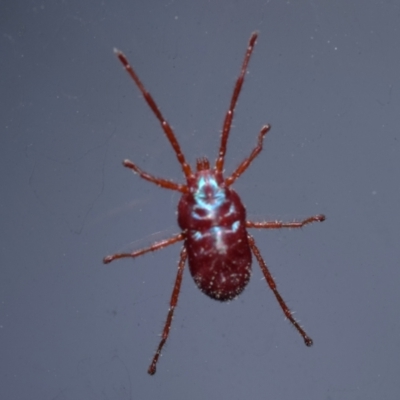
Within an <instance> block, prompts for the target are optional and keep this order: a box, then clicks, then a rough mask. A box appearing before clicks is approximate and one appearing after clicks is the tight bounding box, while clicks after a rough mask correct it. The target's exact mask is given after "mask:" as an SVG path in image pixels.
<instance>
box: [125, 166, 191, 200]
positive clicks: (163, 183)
mask: <svg viewBox="0 0 400 400" xmlns="http://www.w3.org/2000/svg"><path fill="white" fill-rule="evenodd" d="M122 164H123V165H124V167H126V168H129V169H131V170H133V172H135V173H136V174H138V175H139V176H140V177H141V178H142V179H145V180H146V181H149V182H152V183H155V184H156V185H158V186H160V187H162V188H164V189H171V190H177V191H178V192H182V193H188V192H189V189H188V187H187V186H186V185H181V184H179V183H175V182H172V181H169V180H167V179H163V178H157V177H155V176H153V175H150V174H148V173H147V172H144V171H143V170H141V169H140V168H139V167H138V166H137V165H136V164H134V163H133V162H132V161H130V160H124V162H123V163H122Z"/></svg>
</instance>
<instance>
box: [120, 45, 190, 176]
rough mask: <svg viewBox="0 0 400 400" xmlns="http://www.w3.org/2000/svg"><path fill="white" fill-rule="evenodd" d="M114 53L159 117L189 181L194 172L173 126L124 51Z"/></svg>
mask: <svg viewBox="0 0 400 400" xmlns="http://www.w3.org/2000/svg"><path fill="white" fill-rule="evenodd" d="M114 52H115V54H116V55H117V57H118V59H119V61H121V63H122V65H123V66H124V68H125V70H126V71H127V72H128V74H129V75H130V76H131V78H132V79H133V80H134V81H135V83H136V86H137V87H138V88H139V90H140V92H141V93H142V96H143V97H144V99H145V100H146V103H147V104H148V105H149V107H150V108H151V111H153V113H154V115H155V116H156V117H157V119H158V121H159V122H160V125H161V128H162V129H163V131H164V133H165V135H166V136H167V138H168V141H169V142H170V143H171V146H172V148H173V149H174V152H175V155H176V158H177V159H178V161H179V164H181V167H182V171H183V173H184V174H185V176H186V179H189V178H190V177H191V176H192V171H191V169H190V165H189V164H188V163H187V162H186V160H185V156H184V155H183V153H182V150H181V148H180V146H179V143H178V140H177V139H176V136H175V134H174V132H173V130H172V128H171V126H170V125H169V123H168V122H167V121H166V119H165V118H164V116H163V115H162V114H161V111H160V109H159V108H158V106H157V104H156V102H155V101H154V100H153V97H152V96H151V94H150V93H149V92H148V91H147V90H146V88H145V87H144V85H143V83H142V82H141V80H140V79H139V77H138V76H137V74H136V72H135V71H134V70H133V68H132V66H131V65H130V64H129V61H128V59H127V58H126V57H125V54H124V53H122V51H120V50H118V49H114Z"/></svg>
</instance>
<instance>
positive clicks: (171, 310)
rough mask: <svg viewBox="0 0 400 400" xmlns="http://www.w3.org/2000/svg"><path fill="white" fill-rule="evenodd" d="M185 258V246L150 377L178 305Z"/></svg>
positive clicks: (149, 370) (151, 365) (149, 371)
mask: <svg viewBox="0 0 400 400" xmlns="http://www.w3.org/2000/svg"><path fill="white" fill-rule="evenodd" d="M186 258H187V251H186V248H185V246H183V247H182V251H181V256H180V259H179V264H178V273H177V275H176V279H175V285H174V290H173V291H172V296H171V300H170V302H169V311H168V315H167V320H166V321H165V325H164V329H163V332H162V335H161V341H160V344H159V345H158V347H157V350H156V353H155V354H154V357H153V361H152V362H151V364H150V367H149V369H148V370H147V372H148V373H149V374H150V375H154V374H155V373H156V368H157V362H158V359H159V357H160V354H161V350H162V348H163V346H164V344H165V342H166V341H167V339H168V335H169V331H170V329H171V322H172V318H173V316H174V311H175V307H176V305H177V304H178V298H179V292H180V290H181V283H182V276H183V269H184V267H185V262H186Z"/></svg>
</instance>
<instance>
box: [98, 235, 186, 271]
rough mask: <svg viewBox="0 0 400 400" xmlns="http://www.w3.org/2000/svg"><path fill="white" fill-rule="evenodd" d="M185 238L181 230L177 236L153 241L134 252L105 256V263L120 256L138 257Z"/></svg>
mask: <svg viewBox="0 0 400 400" xmlns="http://www.w3.org/2000/svg"><path fill="white" fill-rule="evenodd" d="M184 239H185V235H184V234H183V233H182V232H181V233H178V234H177V235H175V236H172V237H170V238H169V239H166V240H162V241H160V242H156V243H153V244H152V245H151V246H150V247H146V248H145V249H140V250H136V251H134V252H132V253H118V254H112V255H110V256H107V257H104V259H103V263H104V264H109V263H110V262H111V261H114V260H118V259H119V258H128V257H130V258H136V257H139V256H142V255H143V254H146V253H149V252H150V251H156V250H160V249H163V248H164V247H167V246H169V245H171V244H174V243H176V242H180V241H181V240H184Z"/></svg>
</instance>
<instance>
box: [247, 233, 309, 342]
mask: <svg viewBox="0 0 400 400" xmlns="http://www.w3.org/2000/svg"><path fill="white" fill-rule="evenodd" d="M247 237H248V240H249V245H250V248H251V250H252V251H253V253H254V255H255V256H256V259H257V261H258V263H259V264H260V267H261V271H262V273H263V274H264V277H265V279H266V281H267V283H268V285H269V287H270V288H271V290H272V291H273V292H274V295H275V297H276V299H277V300H278V303H279V305H280V306H281V308H282V311H283V313H284V314H285V316H286V318H287V319H288V320H289V321H290V322H291V323H292V324H293V326H294V327H295V328H296V329H297V331H298V332H299V333H300V335H301V336H302V337H303V339H304V343H305V344H306V346H311V345H312V344H313V341H312V339H311V338H310V337H309V336H308V335H307V333H306V332H305V331H304V330H303V329H302V327H301V326H300V324H299V323H298V322H297V321H296V320H295V319H294V318H293V316H292V312H291V311H290V309H289V307H288V306H287V305H286V303H285V301H284V300H283V298H282V296H281V295H280V294H279V292H278V288H277V287H276V283H275V281H274V278H273V277H272V275H271V273H270V272H269V270H268V267H267V264H266V263H265V261H264V259H263V258H262V256H261V253H260V250H259V249H258V247H257V246H256V243H255V241H254V238H253V237H252V236H251V235H249V234H247Z"/></svg>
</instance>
